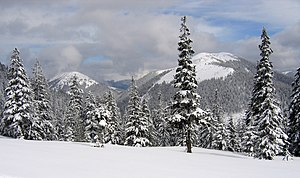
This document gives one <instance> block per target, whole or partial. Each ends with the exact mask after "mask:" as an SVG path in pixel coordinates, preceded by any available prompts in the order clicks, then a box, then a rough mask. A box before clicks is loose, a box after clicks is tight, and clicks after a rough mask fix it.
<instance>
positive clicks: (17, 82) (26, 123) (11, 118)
mask: <svg viewBox="0 0 300 178" xmlns="http://www.w3.org/2000/svg"><path fill="white" fill-rule="evenodd" d="M10 59H11V64H10V66H9V71H8V79H9V82H8V85H7V88H6V89H5V94H6V102H5V105H4V113H3V115H4V117H3V119H2V121H1V133H2V135H5V136H9V137H13V138H23V139H41V136H40V134H39V133H38V132H39V130H40V127H39V125H38V124H37V122H36V120H35V118H34V117H33V115H32V113H33V110H32V108H33V103H32V89H31V87H30V83H29V79H28V77H27V74H26V71H25V69H24V66H23V63H22V62H23V61H22V59H21V58H20V52H19V50H18V49H17V48H15V49H14V50H13V52H12V56H11V58H10Z"/></svg>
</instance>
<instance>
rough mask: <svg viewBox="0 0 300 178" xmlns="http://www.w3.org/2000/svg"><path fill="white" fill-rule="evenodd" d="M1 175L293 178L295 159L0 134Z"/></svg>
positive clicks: (299, 164) (299, 162)
mask: <svg viewBox="0 0 300 178" xmlns="http://www.w3.org/2000/svg"><path fill="white" fill-rule="evenodd" d="M0 145H1V146H0V159H1V161H0V177H1V178H41V177H43V178H54V177H55V178H60V177H62V178H65V177H72V178H77V177H78V178H82V177H90V178H92V177H108V178H120V177H123V178H150V177H151V178H160V177H162V178H168V177H170V178H171V177H172V178H177V177H178V178H179V177H206V178H254V177H255V178H266V177H270V178H277V177H278V178H282V177H288V178H297V177H299V176H300V173H299V167H300V159H299V158H292V159H293V160H290V161H283V160H282V157H276V158H275V160H273V161H266V160H259V159H254V158H252V157H247V156H244V155H242V154H240V153H232V152H227V151H218V150H209V149H202V148H193V153H192V154H188V153H186V152H185V149H186V148H185V147H143V148H141V147H139V148H138V147H127V146H117V145H109V144H107V145H105V146H104V148H98V147H93V146H92V145H91V144H90V143H78V142H59V141H29V140H18V139H10V138H6V137H0Z"/></svg>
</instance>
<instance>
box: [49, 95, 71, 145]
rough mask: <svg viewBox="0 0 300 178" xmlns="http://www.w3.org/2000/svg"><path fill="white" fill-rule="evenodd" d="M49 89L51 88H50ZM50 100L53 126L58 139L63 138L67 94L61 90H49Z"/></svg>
mask: <svg viewBox="0 0 300 178" xmlns="http://www.w3.org/2000/svg"><path fill="white" fill-rule="evenodd" d="M50 91H51V90H50ZM50 94H51V95H50V97H51V98H50V100H51V103H52V104H51V105H52V112H53V126H54V128H55V133H56V136H57V139H58V140H61V141H62V140H65V133H66V123H65V122H66V119H65V117H66V111H67V107H68V102H67V101H68V99H69V98H68V95H67V94H66V93H65V92H63V91H52V92H50Z"/></svg>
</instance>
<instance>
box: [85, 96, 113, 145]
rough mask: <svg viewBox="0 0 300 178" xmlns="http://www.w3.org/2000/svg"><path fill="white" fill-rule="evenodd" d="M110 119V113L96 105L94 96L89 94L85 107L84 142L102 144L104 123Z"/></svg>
mask: <svg viewBox="0 0 300 178" xmlns="http://www.w3.org/2000/svg"><path fill="white" fill-rule="evenodd" d="M109 117H110V113H109V112H108V110H107V109H105V107H104V106H103V105H102V104H101V105H97V104H96V99H95V97H94V95H93V94H92V93H91V92H89V93H88V95H87V98H86V107H85V122H84V126H85V140H86V141H89V142H92V143H96V146H99V143H100V142H101V144H102V145H103V144H104V137H105V128H106V125H107V124H106V121H107V120H108V118H109Z"/></svg>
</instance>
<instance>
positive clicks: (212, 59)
mask: <svg viewBox="0 0 300 178" xmlns="http://www.w3.org/2000/svg"><path fill="white" fill-rule="evenodd" d="M192 60H193V63H194V64H195V66H196V72H197V74H196V75H197V81H198V82H201V81H204V80H208V79H212V78H222V77H226V76H228V75H231V74H232V73H233V72H234V69H233V68H231V67H224V66H221V65H218V64H222V63H226V62H230V61H239V57H237V56H235V55H233V54H231V53H226V52H221V53H199V54H197V55H195V56H194V57H193V58H192ZM166 71H169V72H167V73H166V74H165V75H164V76H162V77H161V79H160V80H159V81H158V82H157V83H158V84H160V83H163V82H166V83H170V82H171V81H172V80H173V79H174V75H175V74H176V67H175V68H171V69H165V70H160V71H157V72H156V73H157V74H161V73H163V72H166Z"/></svg>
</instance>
